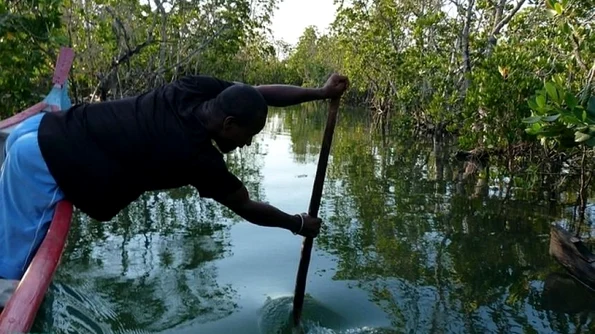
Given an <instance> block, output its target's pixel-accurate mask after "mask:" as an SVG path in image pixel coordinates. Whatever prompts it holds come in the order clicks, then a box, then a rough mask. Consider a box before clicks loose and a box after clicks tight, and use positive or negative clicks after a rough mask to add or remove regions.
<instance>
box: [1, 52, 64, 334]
mask: <svg viewBox="0 0 595 334" xmlns="http://www.w3.org/2000/svg"><path fill="white" fill-rule="evenodd" d="M73 60H74V52H73V50H72V49H70V48H67V47H63V48H61V49H60V54H59V56H58V59H57V61H56V66H55V68H54V76H53V79H52V83H53V88H52V90H51V91H50V92H49V93H48V94H47V95H46V97H45V98H44V99H43V101H41V102H39V103H37V104H35V105H33V106H31V107H30V108H27V109H26V110H24V111H22V112H20V113H18V114H16V115H14V116H12V117H10V118H7V119H4V120H1V121H0V147H2V149H0V165H1V164H2V163H3V160H4V157H5V152H4V143H5V141H6V138H7V137H8V135H9V134H10V132H11V131H12V130H13V129H14V128H15V127H16V126H17V125H18V124H19V123H21V122H22V121H24V120H25V119H27V118H29V117H31V116H33V115H36V114H38V113H40V112H55V111H58V110H61V109H64V108H67V107H68V106H70V99H69V98H68V92H67V90H68V88H67V87H68V81H67V78H68V75H69V72H70V68H71V66H72V62H73ZM72 212H73V206H72V203H70V202H69V201H67V200H63V201H60V202H58V203H57V206H56V210H55V213H54V216H53V217H52V221H51V223H50V226H49V229H48V232H47V234H46V236H45V237H44V239H43V241H42V242H41V245H40V247H39V249H38V250H37V252H36V253H35V256H34V257H33V259H32V260H31V263H30V264H29V267H28V268H27V270H26V271H25V273H24V275H23V277H22V278H21V280H20V281H19V282H18V285H17V286H16V289H15V291H14V293H13V294H12V295H11V296H10V298H9V299H8V301H7V303H6V305H5V306H4V309H3V310H2V313H0V333H26V332H29V330H30V329H31V326H32V325H33V322H34V321H35V317H36V315H37V312H38V310H39V307H40V306H41V303H42V301H43V299H44V297H45V294H46V292H47V290H48V288H49V285H50V283H51V281H52V279H53V276H54V274H55V272H56V269H57V267H58V264H59V262H60V259H61V257H62V253H63V251H64V247H65V246H66V240H67V236H68V231H69V230H70V224H71V220H72Z"/></svg>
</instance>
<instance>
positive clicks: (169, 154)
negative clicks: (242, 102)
mask: <svg viewBox="0 0 595 334" xmlns="http://www.w3.org/2000/svg"><path fill="white" fill-rule="evenodd" d="M231 85H233V83H232V82H228V81H223V80H219V79H216V78H213V77H209V76H187V77H184V78H182V79H180V80H177V81H175V82H173V83H171V84H168V85H164V86H162V87H159V88H156V89H154V90H151V91H149V92H146V93H144V94H141V95H139V96H135V97H130V98H124V99H121V100H115V101H106V102H100V103H91V104H81V105H75V106H73V107H72V108H70V109H69V110H68V111H63V112H50V113H47V114H46V115H45V116H44V117H43V119H42V121H41V124H40V127H39V145H40V148H41V152H42V155H43V157H44V159H45V161H46V163H47V165H48V168H49V170H50V173H51V174H52V175H53V176H54V178H55V179H56V182H57V183H58V186H59V187H60V188H61V189H62V191H63V192H64V194H65V197H66V199H68V200H70V201H71V202H72V203H73V204H74V205H75V206H76V207H77V208H78V209H80V210H81V211H83V212H85V213H86V214H87V215H89V216H90V217H91V218H94V219H97V220H102V221H106V220H110V219H112V218H113V217H114V216H115V215H116V214H117V213H118V212H120V210H122V209H124V208H125V207H126V206H127V205H128V204H130V203H131V202H132V201H134V200H136V199H137V198H138V197H139V196H140V195H141V194H142V193H143V192H145V191H149V190H160V189H170V188H175V187H180V186H185V185H192V186H195V187H196V188H197V190H198V192H199V194H200V196H201V197H207V198H214V199H221V198H224V197H225V196H226V195H228V194H230V193H232V192H234V191H236V190H238V189H239V188H241V187H242V182H241V181H240V180H238V179H237V178H236V177H235V176H234V175H233V174H231V173H230V172H229V170H228V169H227V166H226V164H225V161H224V159H223V155H222V154H221V153H220V152H219V151H218V150H217V149H216V148H215V147H214V146H213V144H212V142H211V138H210V137H209V136H208V134H207V131H206V129H205V126H204V125H203V124H202V123H201V122H200V121H199V119H198V117H197V112H198V110H199V108H200V106H201V104H202V103H203V102H205V101H207V100H210V99H212V98H215V97H216V96H217V94H219V93H220V92H221V91H223V90H224V89H225V88H227V87H229V86H231Z"/></svg>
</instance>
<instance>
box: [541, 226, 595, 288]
mask: <svg viewBox="0 0 595 334" xmlns="http://www.w3.org/2000/svg"><path fill="white" fill-rule="evenodd" d="M549 253H550V255H551V256H553V257H554V258H555V259H556V261H558V263H560V264H561V265H562V266H563V267H564V268H565V269H566V271H567V272H568V273H569V274H570V275H572V276H573V277H574V278H575V279H577V280H578V281H579V282H581V283H583V284H584V285H585V286H587V287H588V288H590V289H592V290H595V255H594V254H593V253H591V252H590V251H589V250H588V249H587V247H586V246H585V245H584V244H583V243H582V242H581V241H580V240H579V239H578V238H576V237H574V236H573V235H572V234H570V233H569V232H568V231H566V230H564V229H563V228H562V227H560V226H558V225H552V227H551V230H550V249H549Z"/></svg>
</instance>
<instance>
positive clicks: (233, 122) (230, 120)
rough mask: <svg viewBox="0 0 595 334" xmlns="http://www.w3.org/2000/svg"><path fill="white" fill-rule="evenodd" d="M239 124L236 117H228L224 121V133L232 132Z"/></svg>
mask: <svg viewBox="0 0 595 334" xmlns="http://www.w3.org/2000/svg"><path fill="white" fill-rule="evenodd" d="M236 124H237V121H236V119H235V117H233V116H226V117H225V118H224V119H223V126H222V127H223V130H224V131H228V130H230V129H231V128H232V127H233V126H235V125H236Z"/></svg>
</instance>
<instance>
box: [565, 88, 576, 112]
mask: <svg viewBox="0 0 595 334" xmlns="http://www.w3.org/2000/svg"><path fill="white" fill-rule="evenodd" d="M565 100H566V106H568V108H570V110H572V109H574V108H576V106H577V105H578V99H577V98H576V96H574V95H573V94H572V93H570V92H566V97H565Z"/></svg>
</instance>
